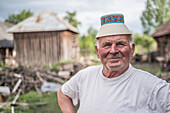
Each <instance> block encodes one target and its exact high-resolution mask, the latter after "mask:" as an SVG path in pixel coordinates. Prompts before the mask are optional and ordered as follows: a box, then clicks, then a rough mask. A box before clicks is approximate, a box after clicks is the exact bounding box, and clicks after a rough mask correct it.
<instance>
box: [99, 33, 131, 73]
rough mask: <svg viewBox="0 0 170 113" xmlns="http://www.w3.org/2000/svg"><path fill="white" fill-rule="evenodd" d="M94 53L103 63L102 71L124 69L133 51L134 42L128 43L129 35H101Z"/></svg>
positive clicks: (126, 67) (127, 65)
mask: <svg viewBox="0 0 170 113" xmlns="http://www.w3.org/2000/svg"><path fill="white" fill-rule="evenodd" d="M98 40H99V47H97V46H96V53H97V56H98V58H100V60H101V62H102V64H103V71H106V70H110V71H126V70H127V69H128V67H129V63H130V60H131V57H132V56H133V53H134V44H132V45H130V40H129V35H114V36H106V37H101V38H99V39H98Z"/></svg>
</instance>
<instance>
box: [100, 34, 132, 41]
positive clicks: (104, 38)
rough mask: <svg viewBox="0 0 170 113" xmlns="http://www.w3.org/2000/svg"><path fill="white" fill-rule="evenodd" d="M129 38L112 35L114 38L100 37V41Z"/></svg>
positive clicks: (127, 36)
mask: <svg viewBox="0 0 170 113" xmlns="http://www.w3.org/2000/svg"><path fill="white" fill-rule="evenodd" d="M128 38H129V35H112V36H104V37H100V38H99V40H123V39H128Z"/></svg>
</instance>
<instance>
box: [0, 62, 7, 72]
mask: <svg viewBox="0 0 170 113" xmlns="http://www.w3.org/2000/svg"><path fill="white" fill-rule="evenodd" d="M6 66H7V64H5V63H4V62H3V61H1V62H0V71H1V70H3V69H4V67H6Z"/></svg>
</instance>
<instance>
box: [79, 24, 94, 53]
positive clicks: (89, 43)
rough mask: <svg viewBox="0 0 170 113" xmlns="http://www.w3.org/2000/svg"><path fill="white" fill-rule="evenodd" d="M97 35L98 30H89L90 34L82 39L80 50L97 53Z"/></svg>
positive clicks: (91, 28)
mask: <svg viewBox="0 0 170 113" xmlns="http://www.w3.org/2000/svg"><path fill="white" fill-rule="evenodd" d="M96 34H97V30H96V29H94V28H93V27H90V28H89V29H88V34H87V36H86V35H83V36H82V37H80V40H79V44H80V49H89V50H90V51H91V52H92V53H95V36H96Z"/></svg>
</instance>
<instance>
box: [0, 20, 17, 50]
mask: <svg viewBox="0 0 170 113" xmlns="http://www.w3.org/2000/svg"><path fill="white" fill-rule="evenodd" d="M12 26H13V25H12V24H9V23H5V22H0V48H13V46H14V45H13V34H9V33H7V32H6V30H7V29H9V28H10V27H12Z"/></svg>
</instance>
